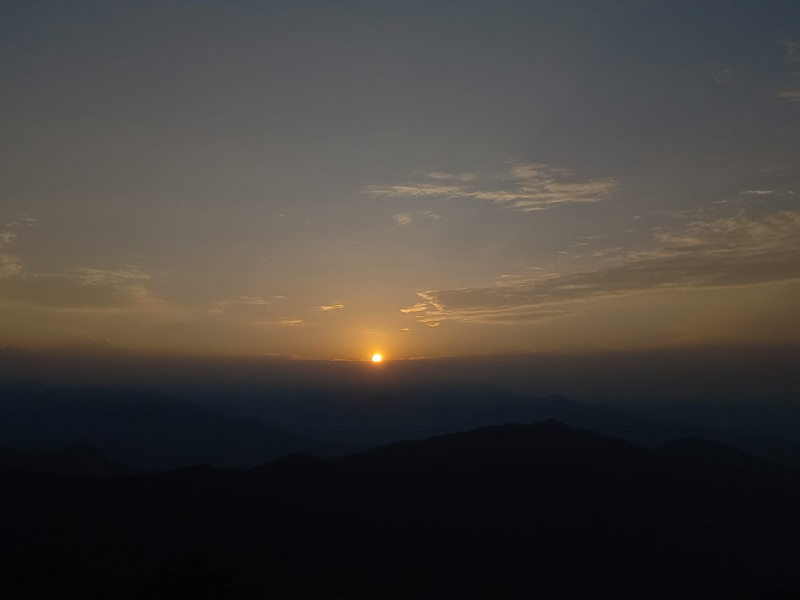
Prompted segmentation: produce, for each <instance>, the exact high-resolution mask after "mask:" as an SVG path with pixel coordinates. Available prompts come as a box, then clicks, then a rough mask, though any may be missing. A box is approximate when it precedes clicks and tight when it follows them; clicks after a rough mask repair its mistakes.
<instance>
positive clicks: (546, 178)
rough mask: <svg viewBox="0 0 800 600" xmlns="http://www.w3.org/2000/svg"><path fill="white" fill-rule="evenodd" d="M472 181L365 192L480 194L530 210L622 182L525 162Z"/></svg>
mask: <svg viewBox="0 0 800 600" xmlns="http://www.w3.org/2000/svg"><path fill="white" fill-rule="evenodd" d="M429 176H430V174H429ZM469 181H470V184H469V185H467V184H466V183H464V184H462V185H442V184H439V183H430V182H425V181H411V182H406V183H403V184H399V185H388V186H368V187H367V188H365V189H364V192H365V193H368V194H371V195H373V196H376V197H385V198H396V197H420V196H424V197H431V198H476V199H479V200H487V201H490V202H492V203H494V204H500V205H505V206H508V207H510V208H514V209H516V210H521V211H526V212H527V211H534V210H543V209H545V208H548V207H551V206H553V205H557V204H566V203H576V202H598V201H600V200H603V199H605V198H607V197H608V196H609V195H610V194H611V193H612V192H613V191H614V190H616V189H617V187H618V186H619V184H618V182H617V180H616V179H613V178H610V177H606V178H599V179H588V180H587V179H580V178H578V177H576V176H575V175H574V173H573V172H572V171H570V170H569V169H563V168H558V167H552V166H548V165H543V164H537V163H521V162H511V163H509V164H508V166H507V168H506V170H505V171H504V172H503V173H501V174H500V175H499V176H496V177H493V178H490V180H489V181H483V182H481V181H475V182H474V183H472V180H469ZM498 182H499V184H500V185H498ZM481 183H483V185H481ZM490 184H493V185H490Z"/></svg>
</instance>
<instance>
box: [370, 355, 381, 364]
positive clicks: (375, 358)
mask: <svg viewBox="0 0 800 600" xmlns="http://www.w3.org/2000/svg"><path fill="white" fill-rule="evenodd" d="M382 360H383V357H382V356H381V355H380V354H373V355H372V362H374V363H379V362H381V361H382Z"/></svg>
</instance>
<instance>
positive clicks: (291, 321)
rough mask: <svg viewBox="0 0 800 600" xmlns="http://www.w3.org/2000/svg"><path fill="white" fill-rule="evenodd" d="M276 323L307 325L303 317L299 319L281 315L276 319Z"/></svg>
mask: <svg viewBox="0 0 800 600" xmlns="http://www.w3.org/2000/svg"><path fill="white" fill-rule="evenodd" d="M274 323H275V324H276V325H282V326H284V327H305V322H304V321H303V319H298V318H297V317H281V318H280V319H278V320H277V321H274Z"/></svg>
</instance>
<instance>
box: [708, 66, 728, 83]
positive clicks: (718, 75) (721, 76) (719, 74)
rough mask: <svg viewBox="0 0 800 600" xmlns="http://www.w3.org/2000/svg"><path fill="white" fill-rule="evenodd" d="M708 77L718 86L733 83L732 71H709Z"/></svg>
mask: <svg viewBox="0 0 800 600" xmlns="http://www.w3.org/2000/svg"><path fill="white" fill-rule="evenodd" d="M708 76H709V77H710V78H711V80H712V81H713V82H714V83H716V84H717V85H725V84H726V83H731V82H732V81H733V77H734V74H733V71H731V70H730V69H720V70H718V71H709V72H708Z"/></svg>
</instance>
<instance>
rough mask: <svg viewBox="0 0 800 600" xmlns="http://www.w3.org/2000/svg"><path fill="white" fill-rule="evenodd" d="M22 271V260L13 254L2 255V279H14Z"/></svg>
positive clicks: (0, 260)
mask: <svg viewBox="0 0 800 600" xmlns="http://www.w3.org/2000/svg"><path fill="white" fill-rule="evenodd" d="M21 270H22V263H21V262H20V260H19V259H18V258H17V257H16V256H13V255H11V254H0V279H4V278H6V277H12V276H14V275H16V274H17V273H19V272H20V271H21Z"/></svg>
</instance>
